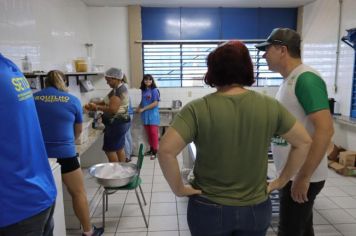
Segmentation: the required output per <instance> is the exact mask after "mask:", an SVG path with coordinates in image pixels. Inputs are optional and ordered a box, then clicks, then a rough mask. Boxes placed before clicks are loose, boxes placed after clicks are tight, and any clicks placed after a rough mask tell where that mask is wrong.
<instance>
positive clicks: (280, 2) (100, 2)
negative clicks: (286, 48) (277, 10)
mask: <svg viewBox="0 0 356 236" xmlns="http://www.w3.org/2000/svg"><path fill="white" fill-rule="evenodd" d="M82 1H83V2H84V3H85V4H86V5H87V6H96V7H104V6H107V7H123V6H128V5H141V6H144V7H299V6H304V5H306V4H309V3H311V2H314V1H315V0H164V1H162V0H82Z"/></svg>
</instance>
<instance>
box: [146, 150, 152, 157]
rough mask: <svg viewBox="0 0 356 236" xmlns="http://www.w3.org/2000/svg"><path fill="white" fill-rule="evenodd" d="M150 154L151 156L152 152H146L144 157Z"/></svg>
mask: <svg viewBox="0 0 356 236" xmlns="http://www.w3.org/2000/svg"><path fill="white" fill-rule="evenodd" d="M152 154H153V152H152V150H149V151H148V152H145V156H150V155H152Z"/></svg>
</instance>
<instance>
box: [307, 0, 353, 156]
mask: <svg viewBox="0 0 356 236" xmlns="http://www.w3.org/2000/svg"><path fill="white" fill-rule="evenodd" d="M355 9H356V1H354V0H343V5H342V13H341V14H342V20H341V37H342V36H344V35H346V31H345V30H346V29H349V28H354V27H356V18H355V17H354V15H355V14H354V10H355ZM338 16H339V1H336V0H317V1H315V2H313V3H311V4H308V5H307V6H305V7H304V15H303V27H302V28H303V29H302V37H303V41H302V42H303V60H304V62H305V63H306V64H308V65H311V66H312V67H314V68H315V69H317V70H318V71H319V72H320V73H321V74H322V76H323V78H324V79H325V82H326V84H327V87H328V93H329V97H334V98H335V99H336V105H335V111H336V112H340V113H342V114H343V115H346V116H349V115H350V101H351V87H352V77H353V63H354V51H353V49H352V48H351V47H349V46H347V45H346V44H345V43H343V42H341V41H339V40H340V39H338V38H337V33H338V23H339V22H338ZM338 42H340V52H339V55H340V58H339V66H338V74H337V75H336V77H335V71H336V55H337V44H338ZM335 78H336V83H335ZM334 85H336V86H337V91H335V90H334V88H335V86H334ZM355 134H356V133H355V129H350V128H349V127H348V128H347V127H346V128H345V127H340V126H339V125H335V135H334V142H335V143H337V144H339V145H342V146H343V147H345V148H348V149H353V150H356V135H355Z"/></svg>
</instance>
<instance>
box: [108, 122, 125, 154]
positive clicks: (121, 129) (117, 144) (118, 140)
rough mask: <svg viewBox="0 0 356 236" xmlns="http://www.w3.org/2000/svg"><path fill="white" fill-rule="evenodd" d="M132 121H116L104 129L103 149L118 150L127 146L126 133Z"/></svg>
mask: <svg viewBox="0 0 356 236" xmlns="http://www.w3.org/2000/svg"><path fill="white" fill-rule="evenodd" d="M130 125H131V122H124V123H122V122H119V121H114V123H112V124H111V125H110V126H107V127H105V130H104V144H103V151H105V152H116V151H118V150H120V149H122V148H124V146H125V134H126V132H127V130H128V129H129V128H130Z"/></svg>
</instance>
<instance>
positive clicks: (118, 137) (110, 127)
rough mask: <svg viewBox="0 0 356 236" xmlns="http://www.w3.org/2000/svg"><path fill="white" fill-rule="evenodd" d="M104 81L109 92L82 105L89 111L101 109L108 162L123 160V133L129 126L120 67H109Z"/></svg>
mask: <svg viewBox="0 0 356 236" xmlns="http://www.w3.org/2000/svg"><path fill="white" fill-rule="evenodd" d="M105 79H106V83H107V84H108V85H109V86H110V88H112V90H111V92H110V93H109V94H108V95H107V96H106V97H105V98H104V100H103V101H101V102H96V103H89V104H86V105H85V106H84V107H85V109H87V110H91V111H102V112H104V113H103V116H102V120H103V123H104V125H105V129H104V145H103V150H104V152H105V154H106V156H107V157H108V159H109V161H110V162H125V159H126V157H125V151H124V146H125V133H126V132H127V130H128V129H129V128H130V116H129V111H128V109H129V96H128V92H127V88H126V87H125V86H124V84H123V82H122V79H123V73H122V71H121V70H120V69H117V68H110V69H109V70H107V71H106V72H105Z"/></svg>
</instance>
